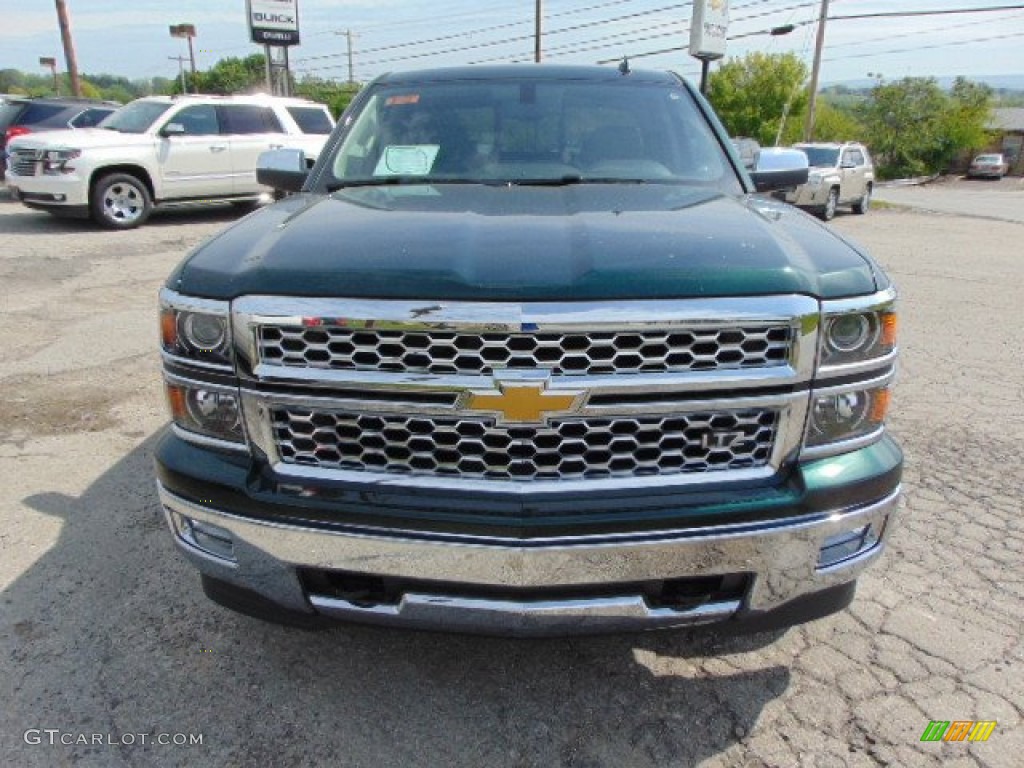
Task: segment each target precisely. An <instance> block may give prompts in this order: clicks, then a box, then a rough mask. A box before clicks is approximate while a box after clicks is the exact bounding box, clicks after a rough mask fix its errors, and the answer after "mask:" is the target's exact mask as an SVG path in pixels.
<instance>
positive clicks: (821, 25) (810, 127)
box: [804, 0, 828, 141]
mask: <svg viewBox="0 0 1024 768" xmlns="http://www.w3.org/2000/svg"><path fill="white" fill-rule="evenodd" d="M827 18H828V0H821V14H820V15H819V16H818V36H817V38H816V39H815V41H814V65H813V66H812V67H811V92H810V94H809V98H808V101H807V122H806V123H804V141H811V140H812V139H813V138H814V108H815V106H816V104H817V101H818V74H819V73H820V72H821V51H822V49H823V48H824V47H825V20H826V19H827Z"/></svg>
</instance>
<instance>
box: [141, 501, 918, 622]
mask: <svg viewBox="0 0 1024 768" xmlns="http://www.w3.org/2000/svg"><path fill="white" fill-rule="evenodd" d="M158 492H159V495H160V499H161V502H162V504H163V507H164V511H165V513H166V516H167V520H168V524H169V525H170V527H171V530H172V532H173V533H174V538H175V542H176V543H177V544H178V546H179V548H180V549H181V550H182V551H183V552H184V553H185V555H186V556H187V557H188V558H189V560H191V561H192V563H193V564H194V565H196V567H198V568H199V570H200V571H201V572H202V573H204V574H206V575H207V576H210V577H212V578H214V579H218V580H220V581H223V582H227V583H229V584H233V585H236V586H238V587H241V588H243V589H246V590H249V591H251V592H254V593H257V594H258V595H260V596H262V597H263V598H266V599H267V600H270V601H272V602H273V603H275V604H277V605H278V606H280V607H281V608H283V609H285V610H289V611H292V612H302V613H306V614H312V613H319V614H323V615H327V616H335V617H340V618H343V619H348V620H354V621H362V622H370V623H381V624H390V625H398V626H407V627H417V628H428V629H443V630H449V631H466V632H485V633H491V634H517V635H549V634H574V633H587V632H606V631H623V630H638V629H656V628H665V627H680V626H689V625H695V624H705V623H710V622H716V621H723V620H726V619H729V618H731V617H733V616H736V615H737V614H738V613H743V614H744V615H747V616H751V615H758V614H763V613H765V612H767V611H771V610H772V609H774V608H778V607H780V606H782V605H784V604H785V603H787V602H789V601H792V600H794V599H796V598H799V597H801V596H804V595H808V594H811V593H814V592H818V591H821V590H824V589H828V588H830V587H836V586H839V585H842V584H846V583H848V582H851V581H852V580H854V579H855V578H856V577H857V576H858V575H859V574H860V572H861V571H863V570H864V568H865V567H866V566H867V565H868V564H869V563H871V562H872V561H873V560H875V559H876V558H877V557H878V556H879V555H880V554H881V552H882V550H883V548H884V540H885V537H886V536H887V534H888V533H889V531H890V529H891V527H892V526H891V524H890V522H891V521H890V516H891V515H892V513H893V512H894V511H895V509H896V507H897V505H898V502H899V489H898V488H897V489H896V490H895V491H894V492H893V493H892V494H891V495H889V496H887V497H886V498H884V499H882V500H880V501H877V502H875V503H873V504H869V505H865V506H860V507H854V508H849V509H836V510H832V511H829V512H827V513H816V514H814V515H809V516H806V517H800V518H790V519H787V520H783V521H771V522H761V523H751V524H741V525H730V526H716V527H706V528H694V529H685V530H669V531H654V532H643V533H637V534H620V535H608V536H587V537H574V538H558V539H544V540H536V539H531V540H528V541H524V540H516V539H499V538H479V537H465V536H452V535H443V534H428V533H422V532H415V533H414V532H402V531H383V530H382V531H366V530H359V531H355V530H353V531H351V532H348V531H340V530H333V531H325V530H321V529H312V528H304V527H298V526H294V525H282V524H278V523H268V522H261V521H257V520H253V519H249V518H242V517H238V516H235V515H230V514H226V513H224V512H221V511H218V510H216V509H213V508H211V507H210V506H207V505H204V504H195V503H193V502H190V501H187V500H185V499H183V498H181V497H179V496H177V495H175V494H173V493H171V492H169V491H168V490H166V489H165V488H163V487H162V486H160V485H159V484H158ZM186 520H187V521H192V523H193V524H198V525H197V526H195V527H194V528H190V527H189V523H187V522H185V521H186ZM868 525H873V526H875V530H877V531H879V537H880V538H879V540H878V541H877V543H872V544H871V545H870V546H868V547H866V548H865V549H863V550H862V551H859V552H856V553H855V554H853V555H852V556H850V557H848V558H846V559H843V560H841V561H840V562H838V563H836V564H834V565H830V566H828V567H824V568H821V567H818V563H819V557H820V554H821V551H822V546H823V544H824V543H825V542H826V540H827V539H828V538H829V537H831V536H836V535H838V534H842V533H844V532H846V531H851V530H856V529H859V528H863V527H865V526H868ZM204 526H206V528H205V529H204V528H203V527H204ZM193 530H198V531H200V534H198V538H197V535H193V533H192V531H193ZM204 530H205V533H203V532H202V531H204ZM208 535H212V536H214V537H215V538H214V539H207V541H211V540H212V541H216V542H219V543H218V544H217V546H216V547H210V546H205V547H204V546H203V541H202V538H203V537H205V536H208ZM217 537H219V538H217ZM300 567H301V568H314V569H324V570H329V571H346V572H350V573H359V574H366V575H372V576H383V577H393V578H400V579H409V580H415V581H417V582H424V581H437V582H447V583H449V584H451V583H456V584H465V585H471V586H473V587H479V588H486V587H495V588H523V589H527V588H545V587H569V586H572V587H578V588H582V591H584V592H585V588H586V586H587V585H593V586H595V588H596V587H598V586H600V587H602V588H604V591H603V592H601V593H600V595H601V596H598V594H595V597H593V598H585V599H556V600H522V601H518V600H509V599H486V598H478V597H462V596H453V595H445V594H423V593H420V592H418V591H417V592H413V591H410V592H406V593H405V594H403V596H402V598H401V599H400V600H399V601H398V602H396V603H394V604H366V603H364V602H362V601H360V602H359V603H358V604H357V603H355V602H349V601H347V600H342V599H338V598H336V597H333V596H329V595H318V594H307V593H306V592H305V590H304V589H303V586H302V583H301V582H300V579H299V576H298V572H297V569H298V568H300ZM735 573H742V574H749V575H750V576H752V579H751V587H750V589H749V590H748V591H747V594H746V595H745V597H744V598H743V599H742V600H725V601H720V602H707V603H704V604H701V605H699V606H697V607H694V608H688V609H683V610H675V609H673V608H662V607H652V606H650V605H648V604H647V601H646V600H645V598H644V597H643V596H642V595H632V596H631V595H624V596H611V597H609V596H605V595H607V592H608V590H607V587H608V586H609V585H615V584H629V583H636V582H643V581H655V580H672V579H683V578H689V577H705V576H717V575H725V574H735ZM578 591H580V590H579V589H577V592H578ZM596 592H597V591H596V589H595V593H596Z"/></svg>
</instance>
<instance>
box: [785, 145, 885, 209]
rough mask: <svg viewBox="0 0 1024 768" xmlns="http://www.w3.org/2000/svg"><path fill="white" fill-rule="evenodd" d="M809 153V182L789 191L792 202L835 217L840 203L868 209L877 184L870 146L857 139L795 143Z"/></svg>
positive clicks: (852, 207)
mask: <svg viewBox="0 0 1024 768" xmlns="http://www.w3.org/2000/svg"><path fill="white" fill-rule="evenodd" d="M793 147H794V149H799V150H800V151H801V152H803V153H804V154H805V155H807V161H808V163H810V166H811V172H810V175H809V176H808V177H807V183H806V184H804V185H802V186H800V187H797V188H796V189H795V190H792V191H790V192H787V193H786V195H785V200H786V202H788V203H791V204H793V205H796V206H799V207H801V208H805V209H807V210H809V211H811V212H813V213H815V214H817V215H818V216H820V217H821V218H822V219H824V220H825V221H831V220H832V219H833V218H834V217H835V215H836V209H837V208H838V207H839V206H840V205H849V206H850V208H851V209H852V210H853V212H854V213H867V212H868V208H870V207H871V193H872V191H873V190H874V186H875V166H874V164H873V163H872V161H871V155H870V154H869V153H868V149H867V147H865V146H864V145H863V144H858V143H857V142H852V141H850V142H844V143H842V144H834V143H815V144H794V145H793Z"/></svg>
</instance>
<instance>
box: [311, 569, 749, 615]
mask: <svg viewBox="0 0 1024 768" xmlns="http://www.w3.org/2000/svg"><path fill="white" fill-rule="evenodd" d="M299 578H300V580H301V582H302V585H303V589H304V590H305V592H306V594H307V595H317V596H322V597H329V598H332V599H336V600H344V601H345V602H347V603H350V604H352V605H354V606H357V607H359V608H374V607H378V606H397V605H399V604H400V603H401V601H402V596H403V595H405V594H407V593H416V594H425V595H444V596H446V597H462V598H476V599H481V600H501V601H515V602H523V603H530V602H542V601H546V600H586V599H596V598H602V597H616V596H618V597H624V596H635V595H641V596H643V598H644V600H645V601H646V602H647V604H648V605H649V606H650V607H652V608H668V609H671V610H676V611H688V610H692V609H694V608H697V607H699V606H701V605H704V604H706V603H714V602H722V601H728V600H743V598H744V597H745V596H746V594H747V591H748V589H749V587H750V583H751V577H750V574H745V573H730V574H723V575H719V576H703V577H687V578H680V579H665V580H659V581H644V582H628V583H619V584H585V585H572V586H558V587H503V586H491V585H473V584H460V583H449V582H440V581H428V580H421V579H402V578H391V577H386V576H370V575H366V574H361V573H353V572H349V571H329V570H321V569H313V568H303V569H300V570H299Z"/></svg>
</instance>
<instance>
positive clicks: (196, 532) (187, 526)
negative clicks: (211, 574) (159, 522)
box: [171, 513, 237, 563]
mask: <svg viewBox="0 0 1024 768" xmlns="http://www.w3.org/2000/svg"><path fill="white" fill-rule="evenodd" d="M171 517H172V519H173V520H174V527H175V529H176V530H177V532H178V535H179V536H180V537H181V538H182V539H184V540H185V541H186V542H187V543H188V544H190V545H191V546H193V547H195V548H196V549H200V550H202V551H203V552H205V553H206V554H208V555H213V556H214V557H218V558H220V559H221V560H230V561H231V562H233V563H234V562H237V558H235V540H234V537H233V536H232V535H231V532H230V531H228V530H225V529H224V528H221V527H220V526H217V525H212V524H210V523H204V522H201V521H199V520H193V519H192V518H190V517H185V516H184V515H179V514H177V513H174V514H172V516H171Z"/></svg>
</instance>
